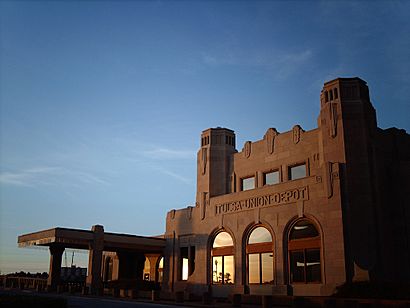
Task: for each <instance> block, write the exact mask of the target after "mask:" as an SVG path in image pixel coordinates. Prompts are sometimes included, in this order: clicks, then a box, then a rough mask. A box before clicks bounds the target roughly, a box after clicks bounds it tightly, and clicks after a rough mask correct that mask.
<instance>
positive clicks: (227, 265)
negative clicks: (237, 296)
mask: <svg viewBox="0 0 410 308" xmlns="http://www.w3.org/2000/svg"><path fill="white" fill-rule="evenodd" d="M223 259H224V283H225V284H233V283H234V281H235V263H234V259H233V256H224V257H223Z"/></svg>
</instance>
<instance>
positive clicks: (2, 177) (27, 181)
mask: <svg viewBox="0 0 410 308" xmlns="http://www.w3.org/2000/svg"><path fill="white" fill-rule="evenodd" d="M0 183H2V184H6V185H16V186H27V187H36V186H41V185H48V186H58V185H62V186H64V185H70V186H77V185H78V184H75V183H83V184H100V185H101V184H102V185H109V182H108V181H106V180H105V179H102V178H100V177H98V176H96V175H94V174H91V173H88V172H84V171H78V170H69V169H67V168H62V167H48V166H41V167H34V168H28V169H22V170H17V171H5V172H2V173H0ZM70 183H71V184H70Z"/></svg>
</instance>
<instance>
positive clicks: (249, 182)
mask: <svg viewBox="0 0 410 308" xmlns="http://www.w3.org/2000/svg"><path fill="white" fill-rule="evenodd" d="M241 186H242V190H250V189H254V188H255V177H254V176H253V177H251V178H246V179H241Z"/></svg>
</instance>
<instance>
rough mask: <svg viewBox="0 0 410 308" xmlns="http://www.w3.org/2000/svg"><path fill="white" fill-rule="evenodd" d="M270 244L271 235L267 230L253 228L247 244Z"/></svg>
mask: <svg viewBox="0 0 410 308" xmlns="http://www.w3.org/2000/svg"><path fill="white" fill-rule="evenodd" d="M270 242H272V235H271V234H270V232H269V231H268V229H266V228H264V227H257V228H255V230H253V231H252V233H251V235H250V236H249V240H248V243H249V244H256V243H270Z"/></svg>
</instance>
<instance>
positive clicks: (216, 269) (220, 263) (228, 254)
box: [211, 232, 235, 284]
mask: <svg viewBox="0 0 410 308" xmlns="http://www.w3.org/2000/svg"><path fill="white" fill-rule="evenodd" d="M211 255H212V257H211V260H212V266H211V268H212V283H213V284H233V283H234V282H235V262H234V256H233V255H234V247H233V241H232V237H231V236H230V235H229V233H228V232H220V233H218V234H217V236H216V237H215V239H214V243H213V245H212V252H211Z"/></svg>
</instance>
